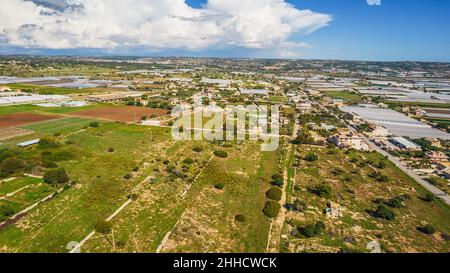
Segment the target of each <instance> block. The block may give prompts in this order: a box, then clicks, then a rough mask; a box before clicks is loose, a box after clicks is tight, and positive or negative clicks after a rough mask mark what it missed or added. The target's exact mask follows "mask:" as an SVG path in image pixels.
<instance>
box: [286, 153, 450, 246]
mask: <svg viewBox="0 0 450 273" xmlns="http://www.w3.org/2000/svg"><path fill="white" fill-rule="evenodd" d="M310 153H314V154H317V155H318V157H319V159H318V161H315V162H308V161H306V160H304V158H305V156H306V155H307V154H310ZM297 156H298V160H299V165H298V167H297V170H296V175H295V178H294V181H293V184H292V189H291V190H290V191H289V194H290V197H291V198H292V199H293V200H300V201H303V202H304V203H305V204H306V209H305V210H304V211H297V210H293V211H290V212H289V213H288V223H286V224H285V228H284V235H285V239H283V249H282V251H284V252H303V251H306V252H338V251H358V252H359V251H361V252H367V251H369V250H367V249H366V245H367V244H368V243H369V242H371V241H374V240H378V241H379V242H380V243H381V247H382V250H383V251H386V252H448V251H449V249H450V243H449V242H448V241H446V240H445V234H449V232H450V208H449V207H448V206H446V205H444V204H443V203H442V202H441V201H440V200H436V201H433V202H426V201H424V200H422V199H423V198H424V196H425V195H426V191H425V190H424V189H423V188H421V187H420V186H419V185H417V184H416V183H415V182H414V181H413V180H412V179H410V178H409V177H407V176H406V175H405V174H404V173H402V172H401V171H400V170H398V169H397V168H396V167H395V166H394V165H393V164H392V163H390V162H389V161H387V160H385V159H384V158H383V157H382V156H380V155H379V154H377V153H361V152H355V151H350V152H344V151H342V150H336V149H325V148H312V147H308V146H301V148H300V150H299V152H298V154H297ZM379 162H384V164H385V167H383V168H379V167H377V166H378V164H379ZM374 172H378V173H380V174H381V175H385V176H387V177H388V180H387V181H384V182H380V181H377V179H375V178H372V177H371V174H373V173H374ZM372 176H373V175H372ZM321 183H325V185H329V186H330V187H331V196H329V197H327V196H324V195H322V197H321V196H320V194H317V191H316V189H317V186H318V185H319V184H321ZM400 196H402V197H404V198H405V199H404V200H403V201H402V202H401V205H400V206H399V207H398V208H394V207H389V206H388V208H389V209H390V210H391V211H393V212H394V214H395V219H394V220H384V219H379V218H375V217H374V216H373V215H374V213H373V212H374V210H375V209H376V208H377V204H380V203H386V202H387V201H388V200H390V199H392V198H398V197H400ZM327 199H330V200H332V201H334V202H335V203H337V204H339V205H340V206H341V207H342V209H343V217H341V218H327V217H326V216H325V214H324V209H325V208H326V201H327ZM317 221H322V222H324V223H325V226H326V227H325V231H324V232H323V233H322V234H320V235H318V236H313V238H307V237H306V236H304V235H302V234H299V233H298V232H296V230H297V228H298V227H300V228H304V227H305V226H306V225H308V224H314V223H316V222H317ZM427 224H429V225H432V226H433V227H434V228H435V229H436V231H437V232H436V233H435V234H434V235H425V234H423V233H422V232H420V231H419V230H418V228H420V227H422V226H424V225H427Z"/></svg>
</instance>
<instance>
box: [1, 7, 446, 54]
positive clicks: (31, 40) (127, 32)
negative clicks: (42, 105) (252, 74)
mask: <svg viewBox="0 0 450 273" xmlns="http://www.w3.org/2000/svg"><path fill="white" fill-rule="evenodd" d="M17 10H20V11H21V12H20V13H17ZM124 11H125V12H124ZM449 12H450V1H442V0H395V1H394V0H346V1H334V0H314V1H311V0H170V1H168V0H158V1H156V0H116V1H107V0H77V1H71V0H4V1H3V2H2V8H1V9H0V25H1V26H2V28H1V29H0V54H2V55H21V54H25V55H55V56H61V55H66V56H142V57H153V56H161V57H165V56H186V57H207V58H237V59H239V58H246V59H247V58H255V59H294V60H342V61H345V60H353V61H368V62H369V61H370V62H408V61H411V62H445V63H447V62H450V53H449V52H450V23H449V21H448V13H449Z"/></svg>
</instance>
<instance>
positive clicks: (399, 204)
mask: <svg viewBox="0 0 450 273" xmlns="http://www.w3.org/2000/svg"><path fill="white" fill-rule="evenodd" d="M385 203H386V205H388V206H389V207H391V208H396V209H399V208H401V207H402V206H403V205H402V201H401V200H399V199H398V198H391V199H389V200H388V201H386V202H385Z"/></svg>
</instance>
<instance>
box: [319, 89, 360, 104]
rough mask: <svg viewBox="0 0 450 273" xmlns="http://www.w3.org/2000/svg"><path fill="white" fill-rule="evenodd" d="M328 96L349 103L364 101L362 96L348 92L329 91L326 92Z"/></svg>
mask: <svg viewBox="0 0 450 273" xmlns="http://www.w3.org/2000/svg"><path fill="white" fill-rule="evenodd" d="M324 93H325V95H326V96H328V97H330V98H332V99H341V100H343V101H345V102H347V103H358V102H361V101H362V96H361V95H360V94H357V93H355V92H346V91H327V92H324Z"/></svg>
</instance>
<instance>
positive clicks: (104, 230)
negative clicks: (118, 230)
mask: <svg viewBox="0 0 450 273" xmlns="http://www.w3.org/2000/svg"><path fill="white" fill-rule="evenodd" d="M95 231H96V232H98V233H101V234H109V233H111V231H112V224H111V222H108V221H98V222H97V224H96V225H95Z"/></svg>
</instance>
